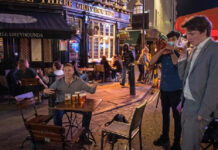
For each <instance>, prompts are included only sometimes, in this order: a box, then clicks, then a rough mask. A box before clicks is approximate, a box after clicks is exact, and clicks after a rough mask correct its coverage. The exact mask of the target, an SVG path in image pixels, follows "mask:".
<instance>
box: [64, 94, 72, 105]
mask: <svg viewBox="0 0 218 150" xmlns="http://www.w3.org/2000/svg"><path fill="white" fill-rule="evenodd" d="M64 98H65V101H64V102H65V104H71V94H70V93H65V97H64Z"/></svg>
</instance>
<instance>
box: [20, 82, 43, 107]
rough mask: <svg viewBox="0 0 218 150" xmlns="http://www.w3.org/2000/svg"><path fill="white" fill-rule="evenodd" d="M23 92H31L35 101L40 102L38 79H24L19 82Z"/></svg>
mask: <svg viewBox="0 0 218 150" xmlns="http://www.w3.org/2000/svg"><path fill="white" fill-rule="evenodd" d="M21 85H22V88H23V90H24V91H23V92H29V91H33V93H34V95H35V101H36V102H37V103H39V102H40V83H39V79H38V78H26V79H22V80H21Z"/></svg>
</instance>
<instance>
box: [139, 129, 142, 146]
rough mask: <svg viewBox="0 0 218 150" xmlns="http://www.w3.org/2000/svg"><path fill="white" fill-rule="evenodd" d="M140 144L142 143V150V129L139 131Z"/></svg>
mask: <svg viewBox="0 0 218 150" xmlns="http://www.w3.org/2000/svg"><path fill="white" fill-rule="evenodd" d="M139 142H140V150H142V132H141V128H140V129H139Z"/></svg>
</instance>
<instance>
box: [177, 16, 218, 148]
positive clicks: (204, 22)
mask: <svg viewBox="0 0 218 150" xmlns="http://www.w3.org/2000/svg"><path fill="white" fill-rule="evenodd" d="M182 27H183V28H185V29H186V33H187V39H188V41H189V42H190V44H192V45H193V46H194V47H195V48H194V50H193V51H192V52H191V54H190V55H189V56H188V57H187V55H186V53H185V51H184V52H182V53H181V54H180V57H179V60H178V70H179V75H180V78H181V79H182V80H183V85H184V88H183V93H184V99H185V101H184V107H183V112H182V120H181V124H182V137H183V142H182V150H198V149H199V145H200V142H201V140H202V137H203V135H204V132H205V127H206V126H207V125H208V124H209V123H210V121H211V120H212V118H211V114H212V112H215V113H214V114H216V112H217V111H218V94H217V92H218V76H217V75H218V43H217V42H215V41H213V40H212V39H211V37H210V33H211V22H210V21H209V20H208V18H207V17H205V16H195V17H193V18H191V19H190V20H188V21H187V22H185V23H184V24H183V25H182ZM214 117H218V116H214Z"/></svg>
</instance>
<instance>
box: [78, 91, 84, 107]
mask: <svg viewBox="0 0 218 150" xmlns="http://www.w3.org/2000/svg"><path fill="white" fill-rule="evenodd" d="M79 100H80V105H81V106H83V105H84V103H85V100H86V93H82V94H80V99H79Z"/></svg>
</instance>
